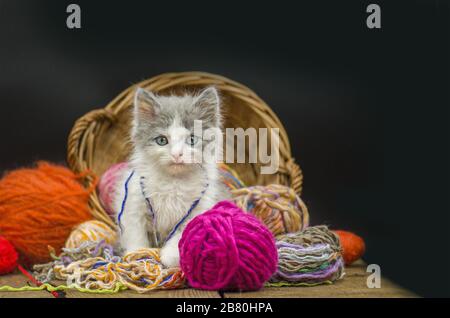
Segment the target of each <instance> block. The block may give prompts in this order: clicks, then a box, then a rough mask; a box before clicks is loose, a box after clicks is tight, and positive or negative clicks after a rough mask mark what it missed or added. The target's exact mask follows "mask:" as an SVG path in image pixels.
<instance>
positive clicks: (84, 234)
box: [65, 220, 117, 248]
mask: <svg viewBox="0 0 450 318" xmlns="http://www.w3.org/2000/svg"><path fill="white" fill-rule="evenodd" d="M101 240H105V242H106V243H108V244H114V243H115V242H116V241H117V232H116V231H114V230H113V229H111V228H110V227H109V226H108V225H106V224H105V223H103V222H101V221H97V220H90V221H86V222H84V223H81V224H80V225H78V226H77V227H76V228H75V229H73V231H72V232H71V233H70V235H69V237H68V238H67V241H66V245H65V247H66V248H75V247H79V246H81V244H82V243H84V242H86V241H92V242H96V241H101Z"/></svg>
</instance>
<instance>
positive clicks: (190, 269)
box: [178, 201, 278, 290]
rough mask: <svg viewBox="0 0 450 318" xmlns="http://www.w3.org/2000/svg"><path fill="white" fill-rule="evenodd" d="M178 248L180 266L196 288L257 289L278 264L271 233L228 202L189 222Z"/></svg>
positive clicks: (218, 204)
mask: <svg viewBox="0 0 450 318" xmlns="http://www.w3.org/2000/svg"><path fill="white" fill-rule="evenodd" d="M178 247H179V250H180V265H181V269H182V270H183V272H184V274H185V276H186V279H187V281H188V283H189V285H190V286H192V287H194V288H199V289H206V290H257V289H260V288H261V287H263V285H264V283H265V282H266V281H267V280H268V279H269V278H270V277H271V276H272V274H273V273H274V272H275V270H276V268H277V263H278V254H277V249H276V246H275V239H274V237H273V235H272V233H271V232H270V231H269V230H268V229H267V227H266V226H265V225H264V224H263V223H261V221H259V220H258V219H257V218H256V217H254V216H253V215H251V214H247V213H245V212H243V211H242V210H241V209H240V208H239V207H237V206H236V205H235V204H234V203H232V202H229V201H221V202H219V203H217V204H216V205H215V206H214V207H213V208H212V209H210V210H209V211H207V212H205V213H203V214H200V215H199V216H197V217H195V218H194V219H193V220H192V221H190V222H189V223H188V225H187V226H186V228H185V229H184V231H183V235H182V237H181V240H180V242H179V244H178Z"/></svg>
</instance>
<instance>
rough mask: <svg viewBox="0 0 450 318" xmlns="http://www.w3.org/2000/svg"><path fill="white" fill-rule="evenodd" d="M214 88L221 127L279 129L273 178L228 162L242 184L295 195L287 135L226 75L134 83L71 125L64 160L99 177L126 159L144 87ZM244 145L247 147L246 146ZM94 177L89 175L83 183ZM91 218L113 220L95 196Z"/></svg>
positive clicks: (297, 180) (162, 90) (163, 90)
mask: <svg viewBox="0 0 450 318" xmlns="http://www.w3.org/2000/svg"><path fill="white" fill-rule="evenodd" d="M209 85H214V86H215V87H216V88H217V89H218V90H219V91H220V94H221V96H222V102H223V104H222V110H223V116H224V119H225V121H224V127H226V128H227V127H233V128H236V127H242V128H244V129H246V128H248V127H254V128H279V130H280V162H279V170H278V173H277V174H273V175H263V174H260V173H259V171H260V169H259V168H260V163H255V164H249V163H247V164H239V163H236V164H230V166H231V167H232V168H233V169H234V170H235V171H236V172H237V173H238V174H239V175H240V177H241V178H242V180H243V181H244V182H245V183H246V184H247V185H255V184H259V185H261V184H262V185H265V184H270V183H278V184H284V185H288V186H290V187H292V188H293V189H294V190H295V191H296V192H297V193H298V194H300V193H301V190H302V181H303V176H302V171H301V170H300V167H299V166H298V165H297V164H296V163H295V162H294V158H292V155H291V148H290V144H289V139H288V136H287V133H286V131H285V129H284V127H283V125H282V124H281V122H280V120H279V119H278V117H277V116H276V115H275V113H274V112H273V111H272V110H271V109H270V107H269V106H268V105H267V104H266V103H265V102H264V101H263V100H261V98H259V97H258V96H257V95H256V94H255V93H254V92H253V91H252V90H250V89H249V88H247V87H245V86H243V85H241V84H239V83H237V82H234V81H232V80H229V79H227V78H225V77H222V76H218V75H213V74H208V73H200V72H186V73H166V74H162V75H159V76H156V77H153V78H151V79H148V80H145V81H143V82H140V83H137V84H135V85H133V86H131V87H129V88H127V89H126V90H125V91H123V92H122V93H121V94H119V95H118V96H117V97H116V98H115V99H113V100H112V101H111V102H110V103H109V104H108V105H107V106H106V107H105V108H102V109H96V110H93V111H91V112H89V113H87V114H86V115H84V116H83V117H81V118H80V119H78V120H77V121H76V122H75V125H74V127H73V128H72V131H71V133H70V135H69V140H68V149H67V152H68V153H67V161H68V164H69V166H70V168H71V169H72V170H73V171H75V172H77V173H78V172H81V171H85V170H86V169H90V170H91V171H92V172H94V173H95V174H96V175H98V176H100V175H101V174H102V173H103V172H104V171H105V170H106V169H108V168H109V167H110V166H111V165H112V164H114V163H117V162H121V161H124V160H126V159H127V156H128V155H129V153H130V149H131V148H130V144H129V142H128V140H129V127H130V119H131V116H130V114H131V112H130V111H129V110H130V109H131V108H132V101H133V94H134V92H135V89H136V87H143V88H146V89H148V90H151V91H153V92H155V93H159V94H168V93H170V94H172V93H177V92H181V91H186V90H198V89H201V88H203V87H205V86H209ZM247 146H248V145H247V143H246V147H247ZM92 182H93V178H92V177H90V176H88V177H86V180H85V185H86V186H89V185H90V184H91V183H92ZM89 204H90V208H91V211H92V215H93V216H94V217H95V218H96V219H98V220H100V221H103V222H105V223H107V224H109V225H110V226H112V227H115V224H114V222H113V221H112V220H111V218H110V217H109V216H108V214H107V213H106V212H105V211H104V209H103V208H102V206H101V204H100V201H99V198H98V196H97V193H95V192H94V193H93V194H92V195H91V198H90V202H89Z"/></svg>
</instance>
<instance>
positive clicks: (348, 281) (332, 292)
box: [0, 261, 417, 298]
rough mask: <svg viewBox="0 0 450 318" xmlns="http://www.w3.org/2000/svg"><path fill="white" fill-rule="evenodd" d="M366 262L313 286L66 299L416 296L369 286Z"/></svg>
mask: <svg viewBox="0 0 450 318" xmlns="http://www.w3.org/2000/svg"><path fill="white" fill-rule="evenodd" d="M369 275H370V273H367V272H366V265H365V264H364V263H363V262H362V261H358V262H356V263H355V264H353V265H351V266H349V267H347V268H346V275H345V277H344V279H342V280H340V281H338V282H336V283H335V284H333V285H321V286H315V287H267V288H263V289H262V290H259V291H255V292H241V293H239V292H234V293H230V292H226V293H223V294H219V293H218V292H212V291H201V290H196V289H189V288H186V289H177V290H155V291H151V292H148V293H145V294H138V293H136V292H134V291H131V290H125V291H122V292H120V293H117V294H88V293H81V292H78V291H75V290H68V291H66V295H65V297H67V298H95V297H114V298H136V297H137V298H164V297H175V298H180V297H181V298H211V297H214V298H220V297H224V298H299V297H358V298H361V297H364V298H366V297H417V295H415V294H414V293H412V292H410V291H407V290H405V289H403V288H401V287H399V286H397V285H396V284H394V283H392V282H390V281H389V280H387V279H383V277H382V278H381V288H368V287H367V285H366V280H367V277H368V276H369ZM27 283H28V279H27V278H26V277H25V276H23V275H22V274H20V273H19V272H17V273H13V274H10V275H5V276H0V286H2V285H10V286H14V287H20V286H24V285H27ZM12 297H21V298H29V297H36V298H53V297H54V296H53V295H52V294H51V293H49V292H47V291H26V292H0V298H12Z"/></svg>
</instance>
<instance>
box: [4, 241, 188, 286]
mask: <svg viewBox="0 0 450 318" xmlns="http://www.w3.org/2000/svg"><path fill="white" fill-rule="evenodd" d="M52 254H53V253H52ZM53 258H54V260H53V261H52V262H49V263H47V264H39V265H34V267H33V269H34V277H35V278H36V279H37V280H39V281H41V282H42V283H44V284H45V286H46V288H47V289H48V290H50V291H51V290H61V289H62V290H63V289H77V290H79V291H81V292H87V293H116V292H119V291H121V290H123V289H132V290H135V291H137V292H139V293H145V292H147V291H150V290H154V289H173V288H180V287H183V286H184V283H185V279H184V275H183V273H182V272H181V270H180V269H179V268H165V267H163V265H162V264H161V260H160V258H159V250H158V249H152V248H145V249H140V250H137V251H135V252H132V253H129V254H127V255H125V256H123V257H122V256H118V255H115V254H114V250H113V248H112V246H111V245H109V244H106V243H105V241H100V242H92V241H86V242H84V243H83V244H81V246H79V247H77V248H63V252H62V253H61V254H60V255H59V256H56V255H53ZM54 279H58V280H65V281H66V285H62V286H57V287H56V288H54V287H52V286H51V285H49V282H50V281H52V280H54ZM8 290H11V288H8Z"/></svg>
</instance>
